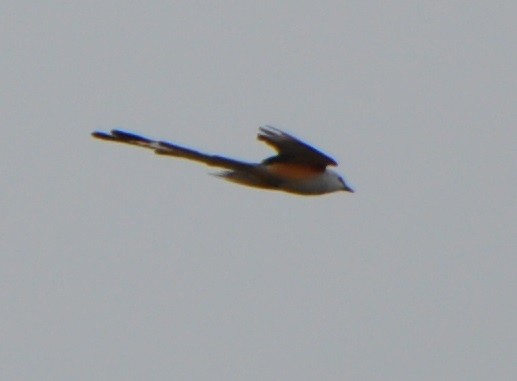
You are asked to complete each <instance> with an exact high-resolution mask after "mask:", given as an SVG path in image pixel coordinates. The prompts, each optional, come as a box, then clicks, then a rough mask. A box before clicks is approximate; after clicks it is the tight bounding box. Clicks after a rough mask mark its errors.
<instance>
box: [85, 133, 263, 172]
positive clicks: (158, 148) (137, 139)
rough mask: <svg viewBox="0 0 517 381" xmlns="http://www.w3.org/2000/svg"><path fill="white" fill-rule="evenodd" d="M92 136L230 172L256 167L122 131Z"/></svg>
mask: <svg viewBox="0 0 517 381" xmlns="http://www.w3.org/2000/svg"><path fill="white" fill-rule="evenodd" d="M92 136H93V137H94V138H97V139H101V140H106V141H111V142H116V143H124V144H130V145H135V146H138V147H143V148H148V149H152V150H153V151H154V152H155V153H156V154H158V155H164V156H173V157H178V158H182V159H187V160H192V161H197V162H200V163H203V164H206V165H208V166H212V167H220V168H225V169H229V170H244V169H247V170H249V169H252V168H253V167H254V166H255V164H252V163H246V162H243V161H239V160H234V159H230V158H227V157H223V156H217V155H207V154H204V153H202V152H198V151H195V150H193V149H190V148H186V147H181V146H178V145H176V144H173V143H169V142H165V141H158V140H152V139H148V138H145V137H143V136H140V135H136V134H133V133H130V132H126V131H121V130H112V131H111V132H110V133H105V132H99V131H95V132H93V133H92Z"/></svg>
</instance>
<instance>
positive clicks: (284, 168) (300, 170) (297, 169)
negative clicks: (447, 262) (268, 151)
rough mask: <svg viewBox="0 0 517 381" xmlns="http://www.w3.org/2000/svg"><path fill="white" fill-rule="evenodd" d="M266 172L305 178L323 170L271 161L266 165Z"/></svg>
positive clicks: (293, 177)
mask: <svg viewBox="0 0 517 381" xmlns="http://www.w3.org/2000/svg"><path fill="white" fill-rule="evenodd" d="M266 168H267V170H268V172H270V173H272V174H274V175H276V176H281V177H286V178H290V179H306V178H308V177H313V176H316V175H319V174H321V173H322V172H323V171H322V170H321V169H318V168H316V167H310V166H307V165H303V164H287V163H272V164H269V165H268V166H267V167H266Z"/></svg>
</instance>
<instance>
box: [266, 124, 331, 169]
mask: <svg viewBox="0 0 517 381" xmlns="http://www.w3.org/2000/svg"><path fill="white" fill-rule="evenodd" d="M259 130H260V132H259V133H258V135H257V139H258V140H260V141H263V142H265V143H267V144H269V145H270V146H272V147H274V148H275V150H276V151H277V152H278V156H273V157H270V158H268V159H266V160H265V161H264V164H274V163H289V164H301V165H306V166H310V167H314V168H318V169H320V170H324V169H325V167H326V166H327V165H333V166H335V165H337V163H336V161H335V160H334V159H332V158H331V157H329V156H327V155H325V154H324V153H322V152H320V151H318V150H317V149H316V148H314V147H311V146H310V145H308V144H306V143H304V142H302V141H301V140H299V139H297V138H295V137H294V136H292V135H289V134H287V133H285V132H283V131H281V130H279V129H278V128H275V127H273V126H265V127H260V128H259Z"/></svg>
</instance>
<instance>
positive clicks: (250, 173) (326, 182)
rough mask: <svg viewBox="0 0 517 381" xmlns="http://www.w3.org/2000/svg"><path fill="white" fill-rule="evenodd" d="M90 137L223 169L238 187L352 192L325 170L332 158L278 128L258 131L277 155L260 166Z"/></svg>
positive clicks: (131, 140)
mask: <svg viewBox="0 0 517 381" xmlns="http://www.w3.org/2000/svg"><path fill="white" fill-rule="evenodd" d="M92 136H93V137H95V138H97V139H101V140H106V141H110V142H117V143H125V144H130V145H135V146H139V147H143V148H148V149H151V150H153V151H154V152H155V153H156V154H158V155H164V156H172V157H179V158H183V159H187V160H193V161H197V162H200V163H204V164H206V165H209V166H212V167H219V168H223V169H224V171H222V172H220V173H217V174H216V175H217V176H219V177H221V178H223V179H225V180H228V181H232V182H234V183H237V184H241V185H246V186H250V187H255V188H262V189H270V190H278V191H284V192H289V193H295V194H300V195H321V194H325V193H331V192H336V191H346V192H353V190H352V188H350V187H349V186H348V185H347V184H346V182H345V180H343V178H342V177H341V176H339V174H337V173H336V172H335V171H333V170H331V169H329V168H327V167H328V166H336V165H337V163H336V162H335V161H334V159H332V158H330V157H328V156H327V155H325V154H323V153H322V152H320V151H318V150H317V149H316V148H314V147H311V146H310V145H308V144H306V143H304V142H302V141H301V140H299V139H297V138H295V137H294V136H292V135H289V134H287V133H285V132H283V131H281V130H279V129H278V128H275V127H272V126H265V127H260V128H259V133H258V135H257V139H258V140H260V141H263V142H265V143H266V144H268V145H270V146H272V147H273V148H274V149H275V150H276V151H277V155H275V156H272V157H269V158H267V159H264V160H263V161H262V162H260V163H247V162H243V161H240V160H234V159H230V158H227V157H223V156H218V155H208V154H205V153H202V152H198V151H195V150H193V149H190V148H185V147H181V146H178V145H176V144H173V143H168V142H165V141H161V140H152V139H148V138H145V137H143V136H139V135H135V134H133V133H130V132H126V131H121V130H112V131H111V132H110V133H105V132H98V131H96V132H93V133H92Z"/></svg>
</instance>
